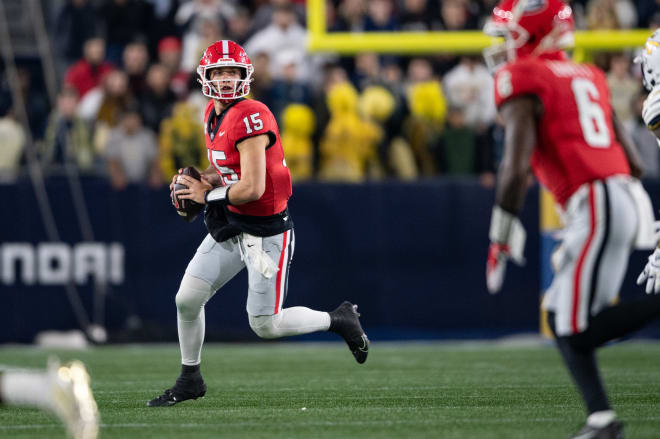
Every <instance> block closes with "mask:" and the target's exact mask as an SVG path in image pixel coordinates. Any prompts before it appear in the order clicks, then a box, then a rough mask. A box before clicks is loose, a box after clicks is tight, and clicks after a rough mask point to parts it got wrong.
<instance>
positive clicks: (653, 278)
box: [637, 248, 660, 294]
mask: <svg viewBox="0 0 660 439" xmlns="http://www.w3.org/2000/svg"><path fill="white" fill-rule="evenodd" d="M644 281H646V294H651V293H655V294H658V293H660V248H656V249H655V250H654V251H653V253H652V254H651V255H650V256H649V261H648V262H647V263H646V267H644V271H642V272H641V273H640V274H639V277H638V278H637V285H641V284H643V283H644Z"/></svg>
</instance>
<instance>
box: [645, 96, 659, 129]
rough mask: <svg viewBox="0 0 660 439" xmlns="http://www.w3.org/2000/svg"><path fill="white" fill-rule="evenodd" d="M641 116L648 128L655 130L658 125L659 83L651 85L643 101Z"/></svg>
mask: <svg viewBox="0 0 660 439" xmlns="http://www.w3.org/2000/svg"><path fill="white" fill-rule="evenodd" d="M642 118H643V119H644V123H645V124H646V126H647V127H648V128H649V129H650V130H655V129H656V128H658V126H660V85H656V86H655V87H653V90H651V93H649V95H648V97H647V98H646V100H645V101H644V105H643V107H642Z"/></svg>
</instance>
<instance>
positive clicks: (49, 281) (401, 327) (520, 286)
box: [0, 178, 660, 342]
mask: <svg viewBox="0 0 660 439" xmlns="http://www.w3.org/2000/svg"><path fill="white" fill-rule="evenodd" d="M645 186H646V187H647V189H648V190H649V193H650V194H651V197H652V199H654V200H660V183H659V182H655V181H653V182H651V181H648V182H645ZM47 187H48V195H49V196H50V199H51V202H52V205H53V207H54V211H55V218H56V222H57V226H58V230H59V233H60V235H61V239H62V242H58V243H49V242H48V241H47V238H46V233H45V231H44V226H43V223H42V221H41V217H40V213H39V210H38V206H37V204H36V199H35V196H34V193H33V189H32V186H31V185H30V184H29V182H28V181H27V180H21V181H19V182H18V183H16V184H12V185H0V197H1V199H2V200H3V204H2V206H3V207H2V215H1V216H0V299H1V300H2V302H1V303H2V306H0V342H31V341H33V339H34V336H35V334H36V333H37V332H39V331H42V330H45V329H59V330H66V329H75V328H79V327H80V323H79V321H78V320H77V318H76V316H75V314H74V313H73V311H72V306H71V304H70V302H69V300H68V298H67V294H66V290H65V287H64V285H65V284H66V283H67V282H69V281H71V282H73V283H74V284H75V285H76V288H77V291H78V293H79V295H80V298H81V300H82V304H83V308H84V312H85V314H86V317H87V318H89V319H90V320H92V321H95V322H99V323H102V324H104V325H106V326H107V328H108V331H109V333H110V341H174V340H176V308H175V305H174V296H175V294H176V291H177V289H178V284H179V281H180V278H181V276H182V274H183V272H184V270H185V268H186V265H187V263H188V261H189V260H190V258H191V257H192V255H193V254H194V252H195V249H196V248H197V245H198V244H199V243H200V242H201V240H202V238H203V237H204V234H205V229H204V227H203V224H202V222H201V221H200V220H197V221H195V222H194V223H192V224H187V223H185V222H184V221H183V220H181V219H180V218H179V217H178V215H176V213H175V212H174V210H173V208H172V206H171V205H170V201H169V191H168V189H167V188H163V189H160V190H151V189H148V188H144V187H137V186H136V187H130V188H129V189H128V190H126V191H124V192H115V191H113V190H112V189H111V188H110V187H109V186H108V184H107V182H106V181H104V180H101V179H83V192H84V194H85V199H86V201H87V203H88V206H89V211H90V217H91V221H92V224H93V229H94V234H95V243H85V242H82V236H81V232H80V227H79V225H78V223H77V217H76V214H75V210H74V207H73V204H72V202H71V195H70V194H71V192H70V190H69V187H68V184H67V182H66V180H65V179H57V178H51V179H48V180H47ZM493 197H494V194H493V191H492V190H489V189H484V188H483V187H481V186H480V185H479V184H478V183H477V182H476V181H474V180H471V179H465V180H454V179H441V180H428V181H419V182H414V183H400V182H379V183H366V184H363V185H342V184H312V183H309V184H298V185H295V186H294V195H293V198H292V199H291V201H290V209H291V214H292V216H293V219H294V222H295V224H296V249H295V255H294V259H293V264H292V267H291V274H290V279H289V293H288V297H287V300H286V302H285V306H294V305H305V306H310V307H312V308H316V309H321V310H331V309H334V308H335V307H336V306H337V305H338V304H339V303H340V302H341V301H342V300H344V299H348V300H351V301H353V302H355V303H357V304H359V309H360V311H361V312H362V316H363V317H362V320H363V323H364V326H365V327H366V328H368V329H369V334H370V336H371V337H372V338H374V339H418V338H465V337H494V336H498V335H504V334H510V333H516V332H520V331H526V332H535V331H537V330H538V305H539V284H540V279H539V265H540V263H539V253H540V250H539V233H538V224H539V218H538V190H537V188H532V189H531V190H530V192H529V194H528V197H527V200H526V203H525V210H524V214H523V216H522V219H523V223H524V224H525V227H526V228H527V231H528V243H527V248H526V251H525V255H526V258H527V266H526V267H525V268H518V267H516V266H513V265H509V268H508V273H507V278H506V282H505V285H504V291H503V292H502V293H500V294H499V295H497V296H491V295H489V294H488V293H487V291H486V287H485V280H484V277H485V275H484V271H485V260H486V253H487V248H488V237H487V235H488V224H489V221H490V210H491V206H492V202H493ZM657 203H658V202H657V201H656V204H657ZM646 256H647V254H646V253H644V252H636V253H634V254H633V256H632V258H631V264H630V268H629V270H628V275H627V277H626V280H625V282H624V286H623V288H622V293H623V296H624V299H625V298H630V297H642V296H643V295H644V293H643V291H642V290H641V288H639V287H637V286H636V285H635V283H634V281H635V278H636V277H637V274H638V273H639V271H640V270H641V268H642V267H643V266H644V263H645V258H646ZM96 281H105V283H107V290H106V293H105V294H103V295H100V296H99V295H98V294H96V293H95V291H96V290H97V289H96V288H95V287H94V284H95V282H96ZM246 285H247V277H246V276H245V273H244V272H243V273H241V274H239V275H238V276H237V278H236V279H234V280H232V281H231V282H229V284H227V285H226V286H225V287H224V288H223V290H221V291H220V292H219V293H218V294H217V295H216V297H214V298H213V299H212V300H211V301H210V303H209V304H208V305H207V308H206V318H207V339H208V340H235V339H240V340H246V339H247V340H253V339H256V336H254V335H253V334H252V333H251V331H250V328H249V326H248V323H247V318H246V315H245V299H246V288H247V287H246ZM101 291H103V290H101ZM655 332H656V333H657V332H658V331H655ZM646 333H647V334H653V335H654V331H653V330H651V331H647V332H646ZM305 338H306V339H323V338H324V337H323V336H322V335H310V336H307V337H305Z"/></svg>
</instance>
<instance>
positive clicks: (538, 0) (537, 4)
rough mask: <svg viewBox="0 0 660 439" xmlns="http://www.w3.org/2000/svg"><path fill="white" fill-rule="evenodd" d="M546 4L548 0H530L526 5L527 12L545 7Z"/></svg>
mask: <svg viewBox="0 0 660 439" xmlns="http://www.w3.org/2000/svg"><path fill="white" fill-rule="evenodd" d="M545 5H546V0H528V1H527V5H525V9H524V11H525V13H526V14H528V13H530V12H536V11H538V10H539V9H543V8H544V7H545Z"/></svg>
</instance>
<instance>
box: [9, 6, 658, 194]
mask: <svg viewBox="0 0 660 439" xmlns="http://www.w3.org/2000/svg"><path fill="white" fill-rule="evenodd" d="M55 3H56V5H57V7H56V8H52V9H54V12H53V13H52V14H51V15H52V16H51V17H47V21H48V31H49V35H50V37H51V38H50V41H51V45H52V52H53V57H54V61H55V65H56V69H57V72H56V75H57V76H58V84H59V94H58V96H57V98H56V101H55V102H48V98H47V95H46V93H45V91H44V88H43V85H42V84H39V83H38V82H41V80H35V79H34V78H36V77H38V74H35V70H34V69H29V68H25V67H21V65H20V63H19V76H20V81H21V93H22V95H23V97H24V98H25V101H26V102H27V112H28V118H29V125H30V132H29V133H26V132H24V131H23V129H22V128H21V125H20V124H19V123H18V122H17V120H16V111H15V107H14V105H13V102H12V99H11V94H10V93H9V88H8V84H7V75H6V74H4V73H3V76H2V77H0V139H1V142H2V145H3V146H2V148H1V149H0V172H1V173H3V175H5V176H6V175H8V174H9V175H11V174H12V173H14V174H15V173H16V171H18V170H20V169H21V167H22V166H24V165H25V163H26V155H25V153H24V149H25V145H26V142H28V141H29V138H30V137H31V138H32V139H33V144H34V145H36V148H37V151H38V158H39V160H40V161H41V163H42V165H43V167H44V169H45V170H46V172H47V173H58V172H62V171H63V170H66V168H67V166H75V167H76V169H77V170H78V171H79V172H80V173H81V174H96V175H107V176H108V177H109V178H110V181H111V183H112V185H113V187H115V188H116V189H118V190H121V189H123V188H124V187H126V185H127V184H131V183H136V182H139V183H144V184H148V185H150V186H152V187H159V186H163V185H166V184H167V182H169V181H170V178H171V175H172V174H173V173H174V172H175V171H176V169H178V168H179V167H182V166H187V165H194V166H197V167H199V168H206V166H207V165H208V162H207V159H206V150H205V145H204V133H203V128H202V112H203V108H204V105H205V103H206V101H207V99H206V98H205V97H203V96H202V94H201V93H200V91H199V85H198V83H197V76H196V73H195V69H196V67H197V64H198V62H199V58H200V56H201V54H202V51H203V50H204V48H206V47H207V46H208V45H209V44H210V43H212V42H214V41H217V40H220V39H232V40H234V41H236V42H238V43H239V44H241V45H243V47H244V48H245V49H246V51H247V52H248V55H249V56H250V58H251V60H252V63H253V64H254V67H255V75H254V78H255V79H254V82H253V83H252V97H253V98H255V99H258V100H261V101H263V102H264V103H266V104H267V105H268V106H269V107H270V108H271V110H272V111H273V113H274V114H275V115H276V117H277V118H278V122H279V126H280V131H281V135H282V142H283V145H284V149H285V154H286V157H287V164H288V166H289V167H290V169H291V172H292V175H293V178H294V180H295V181H304V180H310V179H314V180H320V181H342V182H361V181H364V180H369V179H382V178H397V179H403V180H410V179H416V178H420V177H430V176H445V175H451V176H473V177H476V178H478V179H479V181H480V182H481V183H482V184H483V185H485V186H489V187H490V186H492V185H493V184H494V172H495V170H496V167H497V164H498V159H499V157H500V155H501V145H502V137H503V132H502V129H501V127H500V125H499V124H498V121H497V114H496V109H495V106H494V102H493V97H492V95H493V90H492V89H493V80H492V76H491V74H490V73H489V72H488V70H487V69H486V67H485V65H484V64H483V62H482V58H481V56H478V55H469V56H453V55H446V54H445V55H443V54H438V55H432V56H413V57H411V56H391V55H387V56H382V55H378V54H374V53H361V54H359V55H357V56H354V57H340V56H336V55H332V54H323V55H310V54H308V53H307V52H306V50H305V38H306V28H305V18H306V17H305V2H304V1H295V0H270V1H268V0H261V1H259V0H253V1H238V0H188V1H185V0H96V1H94V0H60V1H56V2H55ZM494 3H495V1H494V0H328V1H326V15H327V27H328V29H329V30H330V31H350V32H369V31H400V30H401V31H425V30H480V29H481V28H482V26H483V23H484V20H485V18H486V17H487V16H488V14H489V13H490V11H491V10H492V7H493V5H494ZM570 3H571V5H572V7H573V10H574V13H575V15H576V24H577V27H578V29H625V28H652V29H655V28H656V27H659V26H660V7H658V5H657V3H656V1H655V0H637V1H632V0H584V1H574V2H570ZM632 56H633V54H632V53H628V52H625V53H603V54H597V56H596V57H595V59H594V61H595V62H596V63H597V64H598V65H600V67H602V68H603V69H604V70H606V71H607V72H608V80H609V84H610V87H611V91H612V101H613V104H614V108H615V110H616V113H617V114H618V116H619V118H620V119H622V120H623V121H624V123H625V124H626V126H627V127H628V129H629V130H630V134H631V135H632V137H633V138H634V140H635V142H636V143H637V145H638V146H639V148H640V150H641V151H642V155H643V157H644V163H645V164H646V165H647V169H646V176H647V177H651V178H658V177H660V157H659V155H660V150H659V149H658V147H657V144H656V141H655V139H654V137H653V136H652V135H651V134H650V133H649V132H648V130H647V129H646V127H645V126H644V123H643V122H642V120H641V104H642V102H643V99H644V97H645V93H644V92H643V90H642V89H641V81H640V79H639V71H638V67H637V66H634V65H633V64H632V62H631V60H632ZM37 72H38V71H37Z"/></svg>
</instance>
